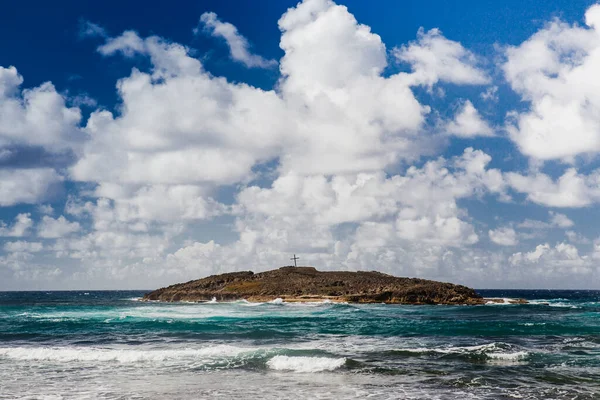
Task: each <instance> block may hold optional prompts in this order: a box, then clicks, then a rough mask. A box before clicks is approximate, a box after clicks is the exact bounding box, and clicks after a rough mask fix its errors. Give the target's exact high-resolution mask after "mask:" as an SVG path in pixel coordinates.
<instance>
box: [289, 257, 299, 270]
mask: <svg viewBox="0 0 600 400" xmlns="http://www.w3.org/2000/svg"><path fill="white" fill-rule="evenodd" d="M299 259H300V257H296V255H295V254H294V257H292V258H290V260H294V267H297V266H298V265H297V264H296V260H299Z"/></svg>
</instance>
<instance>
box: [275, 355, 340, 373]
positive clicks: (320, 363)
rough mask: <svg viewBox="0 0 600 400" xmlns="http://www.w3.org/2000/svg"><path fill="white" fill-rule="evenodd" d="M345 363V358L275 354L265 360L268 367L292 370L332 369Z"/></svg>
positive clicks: (313, 370) (316, 370) (320, 370)
mask: <svg viewBox="0 0 600 400" xmlns="http://www.w3.org/2000/svg"><path fill="white" fill-rule="evenodd" d="M345 364H346V358H329V357H290V356H275V357H273V358H271V359H270V360H269V361H267V366H268V367H269V368H270V369H274V370H277V371H293V372H322V371H334V370H336V369H338V368H341V367H343V366H344V365H345Z"/></svg>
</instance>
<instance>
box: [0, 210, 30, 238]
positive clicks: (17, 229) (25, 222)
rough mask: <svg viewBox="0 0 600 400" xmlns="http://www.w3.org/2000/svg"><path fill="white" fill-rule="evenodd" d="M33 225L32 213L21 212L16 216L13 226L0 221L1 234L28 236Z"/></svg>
mask: <svg viewBox="0 0 600 400" xmlns="http://www.w3.org/2000/svg"><path fill="white" fill-rule="evenodd" d="M32 227H33V220H32V219H31V214H30V213H21V214H18V215H17V216H16V217H15V222H14V223H13V225H12V226H6V224H4V222H2V221H0V236H9V237H22V236H26V235H27V234H28V232H29V230H30V229H31V228H32Z"/></svg>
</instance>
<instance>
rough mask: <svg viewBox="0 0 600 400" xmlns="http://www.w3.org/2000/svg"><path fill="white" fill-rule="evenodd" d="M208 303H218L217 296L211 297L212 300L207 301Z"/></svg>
mask: <svg viewBox="0 0 600 400" xmlns="http://www.w3.org/2000/svg"><path fill="white" fill-rule="evenodd" d="M206 303H207V304H217V298H216V297H213V298H212V299H210V301H207V302H206Z"/></svg>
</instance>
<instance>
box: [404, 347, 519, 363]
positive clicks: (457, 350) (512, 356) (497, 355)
mask: <svg viewBox="0 0 600 400" xmlns="http://www.w3.org/2000/svg"><path fill="white" fill-rule="evenodd" d="M505 348H506V345H502V344H500V343H489V344H482V345H478V346H456V347H435V348H423V347H420V348H407V349H397V351H405V352H410V353H422V354H426V353H439V354H479V355H483V356H485V357H486V358H487V359H488V360H500V361H519V360H523V359H524V358H527V356H529V353H527V352H526V351H517V352H510V353H509V352H505V351H501V350H503V349H505Z"/></svg>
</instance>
